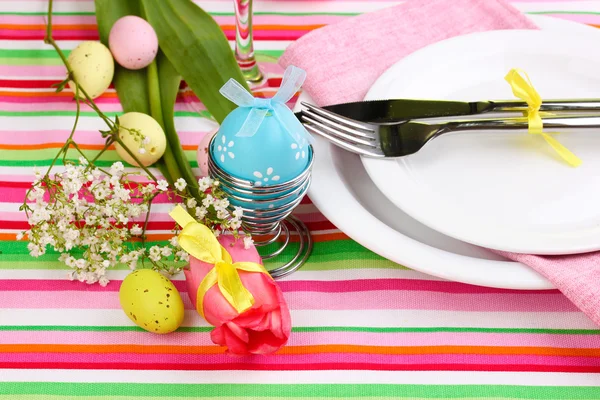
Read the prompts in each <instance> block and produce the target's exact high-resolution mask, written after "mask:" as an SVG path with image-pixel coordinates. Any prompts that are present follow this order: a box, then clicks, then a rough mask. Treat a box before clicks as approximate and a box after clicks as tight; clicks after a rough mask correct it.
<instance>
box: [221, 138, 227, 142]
mask: <svg viewBox="0 0 600 400" xmlns="http://www.w3.org/2000/svg"><path fill="white" fill-rule="evenodd" d="M226 140H227V139H226V138H225V136H222V137H221V142H223V144H225V141H226Z"/></svg>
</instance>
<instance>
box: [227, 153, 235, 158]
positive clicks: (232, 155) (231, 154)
mask: <svg viewBox="0 0 600 400" xmlns="http://www.w3.org/2000/svg"><path fill="white" fill-rule="evenodd" d="M227 155H228V156H229V157H231V158H235V154H233V153H232V152H229V153H227Z"/></svg>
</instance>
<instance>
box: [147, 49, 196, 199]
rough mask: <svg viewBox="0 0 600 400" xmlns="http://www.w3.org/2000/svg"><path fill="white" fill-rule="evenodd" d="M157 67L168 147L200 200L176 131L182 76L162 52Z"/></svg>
mask: <svg viewBox="0 0 600 400" xmlns="http://www.w3.org/2000/svg"><path fill="white" fill-rule="evenodd" d="M156 65H157V67H158V81H159V85H160V97H161V100H162V101H161V107H162V118H163V128H164V130H165V135H166V136H167V143H168V145H169V146H168V147H169V148H170V149H172V153H173V157H174V159H175V162H176V163H177V166H178V167H179V171H180V173H181V176H182V178H183V179H185V181H186V182H187V184H188V188H189V190H190V192H191V194H192V195H193V196H194V197H196V198H197V199H200V196H199V193H198V182H197V181H196V177H195V176H194V172H193V171H192V167H191V166H190V163H189V162H188V160H187V158H186V157H185V154H184V153H183V148H182V147H181V142H180V141H179V135H178V134H177V130H176V129H175V101H176V100H177V93H179V85H180V84H181V75H180V74H179V73H178V72H177V70H175V67H174V66H173V64H171V62H170V61H169V59H168V58H167V56H165V54H164V53H163V52H162V51H159V52H158V55H157V56H156Z"/></svg>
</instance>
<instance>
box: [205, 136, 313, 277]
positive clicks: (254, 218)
mask: <svg viewBox="0 0 600 400" xmlns="http://www.w3.org/2000/svg"><path fill="white" fill-rule="evenodd" d="M213 141H214V138H213ZM212 144H213V143H212V141H211V143H210V145H209V146H208V148H209V152H208V172H209V175H210V177H211V178H212V179H216V180H218V181H219V184H220V186H221V188H222V189H223V191H224V192H225V193H226V195H227V196H228V197H229V201H230V203H231V204H232V205H234V206H238V207H241V208H242V210H243V211H244V214H243V217H242V227H243V228H244V230H245V231H246V232H249V233H250V234H252V235H253V236H261V237H266V239H264V240H262V241H258V240H256V239H255V241H254V244H255V245H256V247H258V248H259V249H260V248H263V247H264V246H267V245H271V244H273V243H279V246H278V247H277V249H275V250H274V251H271V252H268V253H266V254H262V253H263V252H260V253H261V257H262V258H263V259H264V260H268V259H271V258H274V257H276V256H278V255H280V254H281V253H282V252H283V251H284V250H285V249H286V248H287V246H288V245H289V244H290V241H291V240H290V239H291V236H292V234H293V232H297V234H298V244H299V247H298V250H297V252H296V254H295V255H294V256H293V257H292V259H291V260H289V261H288V262H286V263H285V264H283V265H281V266H279V267H276V268H274V269H270V270H269V273H270V274H271V276H272V277H273V278H280V277H283V276H285V275H288V274H290V273H292V272H294V271H296V270H297V269H299V268H300V267H301V266H302V265H304V263H305V262H306V260H308V257H309V256H310V253H311V252H312V248H313V240H312V237H311V235H310V231H309V230H308V228H307V227H306V225H305V224H304V223H303V222H302V221H300V220H299V219H298V218H296V217H294V216H293V215H292V212H293V211H294V209H295V208H296V207H297V206H298V205H299V204H300V202H301V201H302V198H303V197H304V196H305V195H306V192H307V191H308V188H309V186H310V182H311V172H312V165H313V150H312V146H311V147H310V149H309V151H308V157H309V163H308V166H307V168H306V169H305V170H304V171H303V172H302V173H301V174H300V175H298V176H297V177H296V178H294V179H292V180H289V181H287V182H282V183H278V184H276V185H264V186H259V185H256V182H254V181H250V180H245V179H239V178H236V177H234V176H232V175H230V174H228V173H227V172H225V171H224V170H223V169H221V168H219V167H218V166H217V164H216V163H215V161H214V159H213V154H212ZM281 238H283V240H280V239H281Z"/></svg>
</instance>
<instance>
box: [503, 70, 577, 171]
mask: <svg viewBox="0 0 600 400" xmlns="http://www.w3.org/2000/svg"><path fill="white" fill-rule="evenodd" d="M521 74H523V75H524V76H525V78H523V76H521ZM504 79H506V81H507V82H508V83H509V85H510V87H511V88H512V92H513V94H514V95H515V96H517V97H518V98H520V99H521V100H523V101H525V102H526V103H527V118H528V120H529V133H531V134H538V135H542V137H543V138H544V139H545V140H546V142H547V143H548V144H549V145H550V146H552V148H553V149H554V151H556V152H557V153H558V155H559V156H561V157H562V159H563V160H565V161H566V162H567V163H568V164H569V165H571V166H572V167H578V166H580V165H581V159H579V157H577V156H576V155H575V154H573V153H572V152H571V151H570V150H569V149H567V148H566V147H565V146H563V145H562V144H561V143H560V142H559V141H558V140H556V139H554V138H553V137H552V136H550V135H549V134H547V133H544V131H543V129H544V123H543V122H542V117H541V115H540V107H541V105H542V98H541V97H540V95H539V93H538V92H537V91H536V90H535V89H534V88H533V84H532V83H531V80H530V79H529V76H528V75H527V73H526V72H525V71H521V70H520V69H511V70H510V71H509V72H508V74H507V75H506V77H505V78H504Z"/></svg>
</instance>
